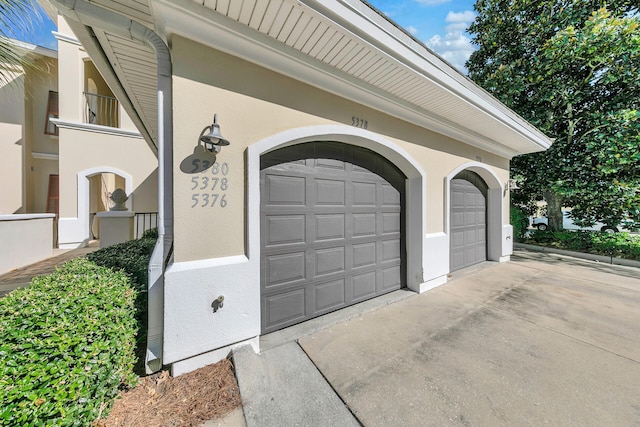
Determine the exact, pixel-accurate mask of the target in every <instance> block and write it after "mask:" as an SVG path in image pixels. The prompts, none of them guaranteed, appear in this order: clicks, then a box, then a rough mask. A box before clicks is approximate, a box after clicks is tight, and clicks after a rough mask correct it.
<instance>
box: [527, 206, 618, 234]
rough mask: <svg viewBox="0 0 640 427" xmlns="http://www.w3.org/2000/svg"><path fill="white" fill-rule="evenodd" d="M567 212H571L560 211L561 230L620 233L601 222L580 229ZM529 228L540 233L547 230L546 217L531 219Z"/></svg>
mask: <svg viewBox="0 0 640 427" xmlns="http://www.w3.org/2000/svg"><path fill="white" fill-rule="evenodd" d="M569 212H571V211H570V210H565V209H563V210H562V228H564V229H565V230H586V231H602V232H604V233H617V232H618V231H620V230H619V229H618V227H613V226H610V225H606V224H603V223H601V222H596V223H595V224H593V225H592V226H590V227H581V226H579V225H577V224H575V223H574V222H573V220H572V219H571V217H570V216H569ZM531 227H533V228H537V229H538V230H540V231H544V230H547V229H548V228H549V223H548V219H547V217H536V218H532V220H531Z"/></svg>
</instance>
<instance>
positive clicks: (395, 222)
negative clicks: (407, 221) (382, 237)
mask: <svg viewBox="0 0 640 427" xmlns="http://www.w3.org/2000/svg"><path fill="white" fill-rule="evenodd" d="M400 226H401V222H400V212H383V213H382V234H391V233H399V232H400Z"/></svg>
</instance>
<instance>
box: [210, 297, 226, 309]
mask: <svg viewBox="0 0 640 427" xmlns="http://www.w3.org/2000/svg"><path fill="white" fill-rule="evenodd" d="M223 301H224V296H222V295H220V296H219V297H218V298H216V299H214V300H213V302H212V303H211V308H212V309H213V312H214V313H215V312H216V311H218V310H219V309H221V308H222V306H223Z"/></svg>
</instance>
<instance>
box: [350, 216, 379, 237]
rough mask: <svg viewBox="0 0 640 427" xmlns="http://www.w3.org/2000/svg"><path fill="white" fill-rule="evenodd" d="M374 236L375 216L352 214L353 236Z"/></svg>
mask: <svg viewBox="0 0 640 427" xmlns="http://www.w3.org/2000/svg"><path fill="white" fill-rule="evenodd" d="M375 235H376V214H375V213H361V214H353V236H354V237H371V236H375Z"/></svg>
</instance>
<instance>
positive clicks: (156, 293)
mask: <svg viewBox="0 0 640 427" xmlns="http://www.w3.org/2000/svg"><path fill="white" fill-rule="evenodd" d="M50 1H51V2H52V3H53V4H54V5H55V6H56V7H57V9H58V11H59V12H60V13H61V14H62V15H64V16H65V17H68V18H70V19H73V20H75V21H77V22H80V23H81V24H83V25H85V26H88V27H97V28H100V29H101V30H104V31H107V32H110V33H113V34H115V35H118V36H120V37H124V38H127V39H129V40H134V41H138V42H142V43H144V44H146V45H148V46H149V47H151V48H152V49H153V50H154V52H155V54H156V59H157V65H158V140H157V146H158V240H157V241H156V245H155V248H154V249H153V253H152V255H151V260H150V262H149V270H148V271H149V279H148V310H149V314H148V321H149V324H148V326H147V352H146V356H145V369H146V371H147V373H153V372H156V371H158V370H160V369H161V368H162V352H163V330H164V270H165V268H166V265H167V262H168V260H169V256H170V254H171V248H172V245H173V174H172V169H171V168H172V163H173V129H172V126H173V106H172V100H173V98H172V79H171V54H170V52H169V48H168V47H167V45H166V44H165V43H164V41H163V40H162V39H161V38H160V36H158V34H156V33H155V32H154V31H152V30H151V29H149V28H147V27H145V26H144V25H142V24H140V23H138V22H136V21H133V20H131V19H129V18H127V17H126V16H123V15H120V14H118V13H115V12H112V11H110V10H107V9H104V8H102V7H99V6H96V5H95V4H93V3H89V2H88V1H86V0H50ZM165 194H168V195H169V197H165Z"/></svg>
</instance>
